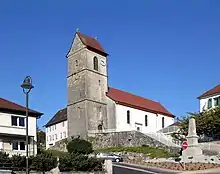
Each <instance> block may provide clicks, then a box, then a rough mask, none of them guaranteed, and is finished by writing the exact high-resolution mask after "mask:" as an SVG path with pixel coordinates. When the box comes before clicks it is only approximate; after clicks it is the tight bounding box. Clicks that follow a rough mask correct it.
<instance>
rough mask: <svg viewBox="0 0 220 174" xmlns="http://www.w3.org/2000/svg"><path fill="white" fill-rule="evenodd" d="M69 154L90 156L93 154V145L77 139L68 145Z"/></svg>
mask: <svg viewBox="0 0 220 174" xmlns="http://www.w3.org/2000/svg"><path fill="white" fill-rule="evenodd" d="M67 150H68V152H69V153H78V154H90V153H92V152H93V150H92V144H91V143H90V142H88V141H86V140H83V139H79V138H75V139H73V140H72V141H70V142H69V143H68V144H67Z"/></svg>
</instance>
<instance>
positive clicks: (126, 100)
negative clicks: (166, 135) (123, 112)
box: [106, 88, 175, 117]
mask: <svg viewBox="0 0 220 174" xmlns="http://www.w3.org/2000/svg"><path fill="white" fill-rule="evenodd" d="M106 95H107V96H108V97H109V98H111V99H112V100H114V101H115V102H116V103H118V104H121V105H124V106H128V107H131V108H135V109H139V110H143V111H147V112H151V113H156V114H163V115H166V116H169V117H175V116H174V115H173V114H172V113H170V112H169V111H168V110H167V109H166V108H164V107H163V106H162V105H161V104H160V103H158V102H155V101H152V100H149V99H146V98H142V97H139V96H136V95H133V94H131V93H128V92H125V91H121V90H118V89H115V88H109V90H108V92H107V94H106Z"/></svg>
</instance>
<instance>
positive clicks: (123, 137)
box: [50, 131, 180, 153]
mask: <svg viewBox="0 0 220 174" xmlns="http://www.w3.org/2000/svg"><path fill="white" fill-rule="evenodd" d="M87 140H88V141H89V142H91V143H92V145H93V149H102V148H108V147H120V146H123V147H132V146H142V145H148V146H151V147H163V148H166V149H167V150H169V151H170V152H173V153H179V151H180V149H179V148H176V147H168V146H166V145H164V144H162V143H161V142H159V141H157V140H155V139H153V138H151V137H149V136H147V135H145V134H143V133H141V132H137V131H125V132H109V133H93V134H89V135H88V139H87ZM67 142H68V140H62V141H59V142H56V144H55V146H53V147H51V148H50V149H53V150H58V151H67V150H66V144H65V143H67Z"/></svg>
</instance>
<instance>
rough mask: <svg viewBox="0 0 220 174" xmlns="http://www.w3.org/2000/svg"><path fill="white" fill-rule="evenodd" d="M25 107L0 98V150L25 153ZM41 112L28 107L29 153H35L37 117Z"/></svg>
mask: <svg viewBox="0 0 220 174" xmlns="http://www.w3.org/2000/svg"><path fill="white" fill-rule="evenodd" d="M25 115H26V108H25V107H23V106H21V105H18V104H16V103H13V102H11V101H8V100H5V99H3V98H0V119H1V120H0V151H1V152H6V153H8V154H9V156H12V155H13V154H20V155H26V151H25V149H26V145H25V144H26V143H25V140H26V139H25V138H26V118H25V117H26V116H25ZM42 115H43V114H42V113H40V112H37V111H34V110H31V109H29V117H28V135H29V155H30V156H32V155H36V154H37V144H36V142H37V119H39V118H40V117H41V116H42Z"/></svg>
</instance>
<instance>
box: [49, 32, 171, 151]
mask: <svg viewBox="0 0 220 174" xmlns="http://www.w3.org/2000/svg"><path fill="white" fill-rule="evenodd" d="M107 56H108V54H107V53H106V52H105V51H104V49H103V47H102V46H101V44H100V43H99V41H98V40H97V39H94V38H92V37H90V36H86V35H84V34H82V33H80V32H76V34H75V38H74V40H73V42H72V45H71V48H70V50H69V52H68V54H67V58H68V59H67V60H68V76H67V83H68V102H67V103H68V104H67V108H65V109H62V110H60V111H58V112H57V113H56V114H55V116H54V117H53V118H52V119H51V120H50V121H49V122H48V123H47V124H46V137H47V147H50V146H53V145H54V143H55V142H56V141H58V140H60V139H62V138H64V136H63V133H64V132H65V133H66V136H76V135H80V136H85V135H88V133H95V132H109V131H113V132H114V131H133V130H136V131H140V132H142V133H150V132H157V131H158V130H160V129H162V128H164V127H167V126H169V125H171V124H173V123H174V117H175V116H174V115H173V114H172V113H170V112H169V111H168V110H167V109H166V108H165V107H164V106H163V105H162V104H161V103H159V102H156V101H153V100H150V99H147V98H144V97H140V96H137V95H134V94H131V93H129V92H125V91H122V90H119V89H116V88H111V87H109V85H108V77H109V76H108V62H107ZM65 121H66V123H67V124H65V125H68V126H67V127H65V126H64V127H62V122H65ZM67 131H68V134H67ZM61 134H62V137H61Z"/></svg>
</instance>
